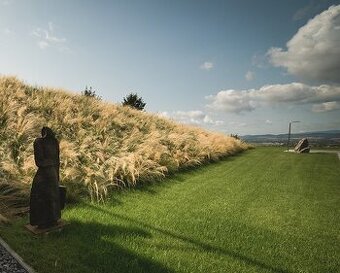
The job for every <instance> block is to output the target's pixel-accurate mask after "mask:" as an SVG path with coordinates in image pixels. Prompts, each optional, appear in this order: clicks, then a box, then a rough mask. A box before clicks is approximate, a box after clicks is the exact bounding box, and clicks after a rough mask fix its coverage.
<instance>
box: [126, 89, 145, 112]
mask: <svg viewBox="0 0 340 273" xmlns="http://www.w3.org/2000/svg"><path fill="white" fill-rule="evenodd" d="M122 105H123V106H130V107H132V108H135V109H137V110H141V111H142V110H144V107H145V105H146V103H145V102H144V101H143V98H142V97H138V95H137V93H130V94H129V95H127V96H126V97H124V98H123V102H122Z"/></svg>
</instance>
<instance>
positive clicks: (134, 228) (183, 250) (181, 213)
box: [0, 148, 340, 273]
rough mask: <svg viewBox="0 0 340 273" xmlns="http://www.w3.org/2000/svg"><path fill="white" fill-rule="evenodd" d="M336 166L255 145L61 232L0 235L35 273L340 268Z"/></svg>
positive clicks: (73, 210)
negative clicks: (40, 234) (39, 235)
mask: <svg viewBox="0 0 340 273" xmlns="http://www.w3.org/2000/svg"><path fill="white" fill-rule="evenodd" d="M339 166H340V162H339V160H338V158H337V157H336V155H333V154H288V153H284V152H283V151H282V149H280V148H257V149H255V150H251V151H248V152H245V153H243V154H241V155H238V156H233V157H229V158H228V159H226V160H224V161H222V162H219V163H215V164H212V165H209V166H207V167H202V168H199V169H196V170H193V171H188V172H186V173H182V174H177V175H175V176H173V177H172V178H170V179H167V180H166V181H165V183H158V184H153V185H150V186H147V187H145V186H144V187H141V188H136V189H130V190H124V191H121V192H117V193H115V194H114V195H112V196H111V199H110V201H109V202H108V203H106V204H105V205H97V204H93V203H90V202H83V203H81V204H78V205H76V206H72V207H69V208H68V209H67V210H66V211H65V212H64V214H63V218H64V219H66V220H67V221H69V222H70V226H67V227H66V228H65V230H64V231H62V232H61V233H54V234H50V235H48V236H42V237H34V236H32V235H30V234H28V232H27V231H25V230H24V229H23V224H24V223H26V221H27V219H22V220H20V221H17V222H15V223H14V224H13V225H12V226H7V227H2V228H1V229H0V232H1V236H2V237H4V238H5V239H6V240H7V242H8V243H9V244H10V245H11V246H13V247H14V249H15V250H17V251H18V252H19V253H20V254H21V255H22V256H23V257H24V258H25V260H26V261H27V262H28V263H30V264H31V265H32V266H33V267H34V268H35V269H36V270H37V272H39V273H45V272H49V273H57V272H72V273H78V272H79V273H80V272H82V273H90V272H91V273H92V272H98V273H99V272H101V273H109V272H110V273H113V272H120V273H125V272H130V273H131V272H147V273H156V272H178V273H188V272H202V273H206V272H215V273H217V272H219V273H225V272H233V273H238V272H239V273H243V272H247V273H248V272H250V273H251V272H254V273H255V272H263V273H265V272H268V273H295V272H305V273H315V272H327V273H331V272H332V273H335V272H338V269H339V267H340V262H339V261H340V241H339V230H340V213H339V212H340V211H339V208H340V200H339V194H340V184H339V177H340V168H339Z"/></svg>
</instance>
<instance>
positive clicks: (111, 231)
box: [49, 221, 173, 273]
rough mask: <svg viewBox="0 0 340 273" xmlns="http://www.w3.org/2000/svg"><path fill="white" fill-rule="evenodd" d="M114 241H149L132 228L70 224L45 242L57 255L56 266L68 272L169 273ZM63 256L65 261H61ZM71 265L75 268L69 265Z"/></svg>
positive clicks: (169, 272)
mask: <svg viewBox="0 0 340 273" xmlns="http://www.w3.org/2000/svg"><path fill="white" fill-rule="evenodd" d="M51 235H52V234H51ZM117 237H134V238H136V237H140V238H141V239H143V238H148V237H150V233H148V232H146V231H145V230H143V229H140V228H135V227H133V228H131V227H125V226H121V225H112V224H111V225H103V224H99V223H96V222H78V221H70V225H69V226H68V227H67V228H65V230H64V231H63V232H62V233H60V234H57V233H55V234H53V235H52V236H50V237H49V241H50V243H51V244H53V245H54V246H55V249H56V250H57V252H58V253H60V254H61V255H59V256H58V255H56V256H58V257H59V263H62V262H65V261H66V262H65V264H64V265H63V267H70V266H71V267H73V268H74V269H73V270H74V271H72V272H101V273H115V272H117V273H118V272H119V273H128V272H129V273H131V272H139V273H144V272H145V273H156V272H164V273H167V272H168V273H172V272H173V271H171V270H170V269H168V268H166V267H165V266H164V265H162V264H160V263H157V262H155V261H152V260H151V259H148V258H146V257H143V256H141V255H138V254H136V253H133V252H132V251H130V250H128V249H126V248H125V247H124V246H121V245H120V244H119V243H117V242H116V241H115V239H117ZM118 239H119V238H118ZM118 241H119V240H118ZM63 256H64V257H67V259H63ZM63 260H65V261H63ZM72 262H75V263H76V264H74V265H71V264H69V263H72Z"/></svg>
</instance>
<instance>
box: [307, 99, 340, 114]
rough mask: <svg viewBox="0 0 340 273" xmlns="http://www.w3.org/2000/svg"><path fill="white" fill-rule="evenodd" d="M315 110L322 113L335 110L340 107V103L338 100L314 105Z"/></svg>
mask: <svg viewBox="0 0 340 273" xmlns="http://www.w3.org/2000/svg"><path fill="white" fill-rule="evenodd" d="M312 109H313V112H316V113H322V112H329V111H335V110H339V109H340V103H339V102H338V101H329V102H324V103H319V104H314V105H313V108H312Z"/></svg>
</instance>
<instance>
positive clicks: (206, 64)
mask: <svg viewBox="0 0 340 273" xmlns="http://www.w3.org/2000/svg"><path fill="white" fill-rule="evenodd" d="M213 67H214V64H213V63H212V62H204V63H203V64H201V65H200V68H201V69H204V70H207V71H209V70H211V69H213Z"/></svg>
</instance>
